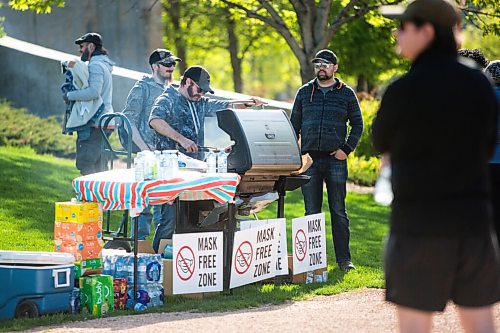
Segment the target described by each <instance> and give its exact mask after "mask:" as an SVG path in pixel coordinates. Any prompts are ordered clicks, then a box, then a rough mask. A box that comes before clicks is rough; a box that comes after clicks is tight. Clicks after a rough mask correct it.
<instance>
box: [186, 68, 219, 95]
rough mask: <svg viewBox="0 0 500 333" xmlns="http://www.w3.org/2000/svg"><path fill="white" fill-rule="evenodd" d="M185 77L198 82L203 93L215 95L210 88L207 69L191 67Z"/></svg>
mask: <svg viewBox="0 0 500 333" xmlns="http://www.w3.org/2000/svg"><path fill="white" fill-rule="evenodd" d="M183 76H184V77H188V78H190V79H191V80H193V81H194V82H196V84H197V85H198V86H200V88H201V89H202V90H203V91H205V92H209V93H211V94H213V93H214V91H213V90H212V88H211V87H210V74H208V71H207V70H206V69H205V68H203V67H201V66H191V67H189V68H188V69H186V71H185V72H184V75H183Z"/></svg>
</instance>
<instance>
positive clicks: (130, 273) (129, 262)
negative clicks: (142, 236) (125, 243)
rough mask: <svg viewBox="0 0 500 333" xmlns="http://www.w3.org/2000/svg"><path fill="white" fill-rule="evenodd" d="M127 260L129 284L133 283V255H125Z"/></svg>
mask: <svg viewBox="0 0 500 333" xmlns="http://www.w3.org/2000/svg"><path fill="white" fill-rule="evenodd" d="M126 261H127V275H126V278H127V284H128V285H129V286H133V285H134V257H133V256H127V257H126Z"/></svg>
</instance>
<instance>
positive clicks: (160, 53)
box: [149, 49, 182, 65]
mask: <svg viewBox="0 0 500 333" xmlns="http://www.w3.org/2000/svg"><path fill="white" fill-rule="evenodd" d="M159 61H162V62H174V61H182V59H181V58H177V57H176V56H174V55H173V54H172V52H170V51H169V50H165V49H156V50H154V51H153V52H151V55H150V56H149V64H150V65H152V64H156V63H157V62H159Z"/></svg>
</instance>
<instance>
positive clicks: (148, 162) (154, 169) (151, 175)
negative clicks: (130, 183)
mask: <svg viewBox="0 0 500 333" xmlns="http://www.w3.org/2000/svg"><path fill="white" fill-rule="evenodd" d="M143 154H144V180H154V179H156V177H157V176H158V163H157V161H156V157H155V154H154V153H153V152H152V151H147V150H146V151H143Z"/></svg>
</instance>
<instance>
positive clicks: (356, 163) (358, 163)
mask: <svg viewBox="0 0 500 333" xmlns="http://www.w3.org/2000/svg"><path fill="white" fill-rule="evenodd" d="M347 167H348V168H349V180H350V181H352V182H354V183H356V184H360V185H366V186H373V185H374V184H375V181H376V180H377V176H378V172H379V169H380V163H379V159H378V158H377V157H373V156H372V157H369V158H365V157H358V156H356V154H351V155H349V157H348V159H347Z"/></svg>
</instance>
